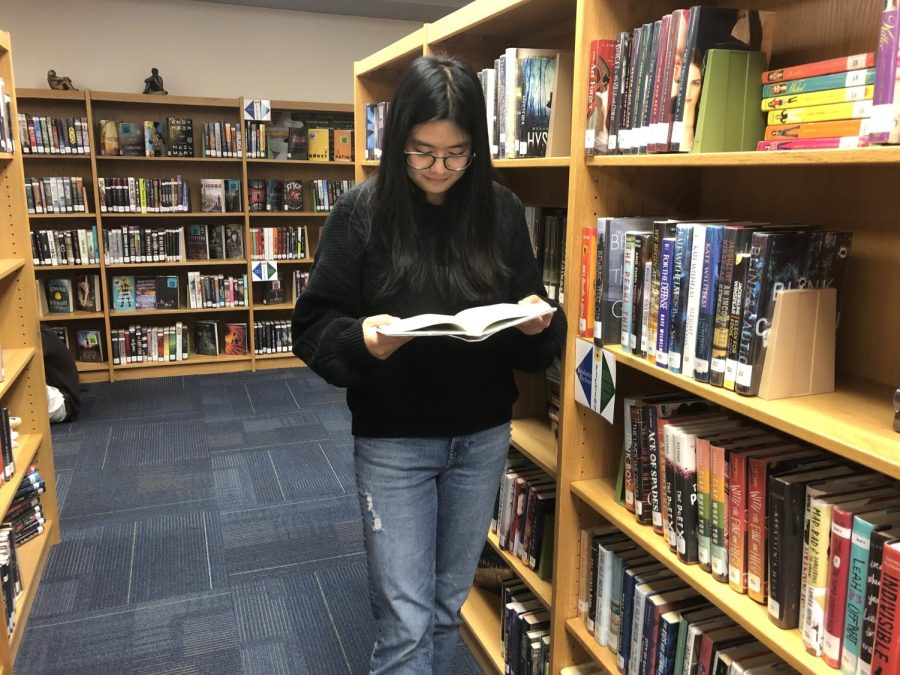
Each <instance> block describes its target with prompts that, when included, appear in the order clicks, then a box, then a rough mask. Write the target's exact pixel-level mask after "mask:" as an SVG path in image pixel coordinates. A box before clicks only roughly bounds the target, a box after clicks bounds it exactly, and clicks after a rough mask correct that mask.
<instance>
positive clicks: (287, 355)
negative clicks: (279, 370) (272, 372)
mask: <svg viewBox="0 0 900 675" xmlns="http://www.w3.org/2000/svg"><path fill="white" fill-rule="evenodd" d="M296 358H297V357H296V356H295V355H294V353H293V352H275V353H274V354H257V355H256V360H257V361H271V360H273V359H296Z"/></svg>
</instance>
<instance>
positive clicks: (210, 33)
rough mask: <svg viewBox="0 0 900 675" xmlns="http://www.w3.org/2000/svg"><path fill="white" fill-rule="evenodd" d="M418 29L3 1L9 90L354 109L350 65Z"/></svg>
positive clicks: (247, 10)
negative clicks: (161, 87) (147, 82)
mask: <svg viewBox="0 0 900 675" xmlns="http://www.w3.org/2000/svg"><path fill="white" fill-rule="evenodd" d="M420 26H421V24H416V23H412V22H406V21H391V20H383V19H366V18H356V17H346V16H336V15H327V14H312V13H305V12H292V11H286V10H274V9H261V8H256V7H238V6H234V5H227V4H216V3H208V2H193V1H189V0H181V1H179V0H39V1H38V0H3V1H2V2H0V29H3V30H5V31H8V32H9V33H10V35H11V37H12V45H13V65H14V68H15V75H16V85H17V86H18V87H34V88H45V87H47V70H49V69H51V68H53V69H54V70H56V72H57V74H59V75H68V76H69V77H71V78H72V81H73V82H74V83H75V86H76V87H78V88H79V89H98V90H104V91H121V92H135V93H140V92H141V91H142V90H143V87H144V78H145V77H147V76H149V75H150V68H151V67H156V68H159V73H160V75H162V77H163V79H164V83H165V87H166V89H167V90H168V91H169V93H170V94H173V95H183V96H223V97H237V96H245V97H247V98H268V99H282V100H297V101H321V102H331V103H352V102H353V62H354V61H356V60H359V59H361V58H363V57H365V56H368V55H369V54H371V53H373V52H375V51H377V50H379V49H381V48H382V47H384V46H385V45H387V44H390V43H391V42H394V41H395V40H397V39H398V38H400V37H403V36H404V35H408V34H409V33H411V32H412V31H414V30H416V29H417V28H419V27H420Z"/></svg>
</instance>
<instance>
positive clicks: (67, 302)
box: [45, 279, 75, 314]
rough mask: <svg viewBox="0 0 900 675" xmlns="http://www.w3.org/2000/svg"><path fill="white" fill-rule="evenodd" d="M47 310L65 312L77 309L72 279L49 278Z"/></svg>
mask: <svg viewBox="0 0 900 675" xmlns="http://www.w3.org/2000/svg"><path fill="white" fill-rule="evenodd" d="M45 284H46V289H47V310H48V311H49V312H50V313H51V314H64V313H69V312H74V311H75V302H74V299H73V298H72V280H71V279H47V280H46V282H45Z"/></svg>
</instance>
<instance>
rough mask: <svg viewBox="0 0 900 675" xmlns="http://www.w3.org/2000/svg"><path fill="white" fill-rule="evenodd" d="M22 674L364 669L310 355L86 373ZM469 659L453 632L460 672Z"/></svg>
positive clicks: (366, 619) (342, 478)
mask: <svg viewBox="0 0 900 675" xmlns="http://www.w3.org/2000/svg"><path fill="white" fill-rule="evenodd" d="M53 446H54V458H55V464H56V466H55V469H56V476H57V491H58V498H59V507H60V514H61V528H62V543H61V544H60V545H59V546H57V547H55V548H54V549H53V551H52V552H51V554H50V558H49V561H48V563H47V567H46V570H45V572H44V577H43V579H42V581H41V585H40V589H39V591H38V594H37V597H36V599H35V602H34V606H33V608H32V611H31V616H30V618H29V621H28V625H27V628H26V630H25V635H24V638H23V642H22V644H21V646H20V649H19V653H18V656H17V659H16V665H15V671H16V673H17V674H18V675H27V674H32V675H37V674H42V675H43V674H50V673H60V674H62V673H65V674H66V675H73V674H76V673H90V674H91V675H99V674H101V673H110V674H112V673H115V674H116V675H121V674H123V673H128V674H134V675H137V674H142V673H147V674H153V675H157V674H160V673H172V674H175V673H178V674H179V675H186V674H188V673H209V674H213V673H214V674H216V675H222V674H227V673H247V674H253V675H257V674H258V675H280V674H285V675H288V674H289V675H294V674H302V673H313V674H319V673H322V674H327V675H331V674H338V673H351V674H356V673H365V672H367V670H368V657H369V652H370V649H371V645H372V640H373V630H372V617H371V612H370V609H369V604H368V594H367V590H366V588H367V587H366V568H365V552H364V550H363V540H362V521H361V519H360V513H359V506H358V503H357V498H356V487H355V481H354V474H353V456H352V452H353V451H352V448H353V446H352V438H351V436H350V415H349V412H348V410H347V408H346V404H345V403H344V392H343V390H341V389H337V388H334V387H332V386H330V385H328V384H327V383H325V382H323V381H322V380H321V379H319V378H318V377H317V376H316V375H315V374H313V373H312V372H311V371H309V370H308V369H306V368H288V369H283V370H272V371H262V372H259V373H235V374H222V375H210V376H195V377H172V378H161V379H153V380H138V381H131V382H118V383H115V384H93V385H86V386H85V391H84V392H83V402H82V411H81V414H80V416H79V419H78V421H76V422H74V423H69V424H61V425H55V426H54V427H53ZM479 672H480V670H479V668H478V666H477V664H476V662H475V660H474V658H473V657H472V655H471V654H470V653H469V651H468V650H467V648H466V647H465V645H464V644H463V643H462V642H460V646H459V648H458V652H457V657H456V660H455V662H454V673H455V674H457V675H464V674H466V675H467V674H470V673H471V674H475V673H479Z"/></svg>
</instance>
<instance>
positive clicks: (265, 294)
mask: <svg viewBox="0 0 900 675" xmlns="http://www.w3.org/2000/svg"><path fill="white" fill-rule="evenodd" d="M287 279H288V277H287V274H286V273H285V272H278V275H277V277H276V278H275V279H271V280H269V281H260V282H256V283H257V287H259V286H262V304H263V305H284V304H286V303H289V302H296V301H297V298H299V297H300V294H301V293H302V292H303V289H304V288H306V286H307V284H309V272H304V271H303V270H294V272H293V273H292V274H291V285H290V286H288V283H287ZM291 290H293V294H292V295H288V293H289V292H291ZM257 297H259V296H257Z"/></svg>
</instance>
